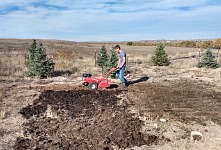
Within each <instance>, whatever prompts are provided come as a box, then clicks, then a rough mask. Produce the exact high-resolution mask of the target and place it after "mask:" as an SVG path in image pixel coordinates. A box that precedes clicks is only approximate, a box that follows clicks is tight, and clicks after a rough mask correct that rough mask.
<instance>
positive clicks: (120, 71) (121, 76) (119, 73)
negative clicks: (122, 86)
mask: <svg viewBox="0 0 221 150" xmlns="http://www.w3.org/2000/svg"><path fill="white" fill-rule="evenodd" d="M125 68H126V66H123V67H122V68H119V69H117V72H116V77H117V78H119V79H120V80H121V82H122V83H126V80H125V78H124V70H125Z"/></svg>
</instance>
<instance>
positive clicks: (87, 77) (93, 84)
mask: <svg viewBox="0 0 221 150" xmlns="http://www.w3.org/2000/svg"><path fill="white" fill-rule="evenodd" d="M116 70H117V68H112V69H111V70H110V71H109V72H108V73H107V74H105V75H104V76H103V77H101V78H96V77H94V78H93V77H92V74H88V73H84V74H83V75H82V77H83V85H85V86H88V87H89V88H90V89H92V90H97V88H108V87H110V85H111V83H110V81H109V80H108V78H107V77H108V76H109V75H110V74H111V73H112V72H114V71H116Z"/></svg>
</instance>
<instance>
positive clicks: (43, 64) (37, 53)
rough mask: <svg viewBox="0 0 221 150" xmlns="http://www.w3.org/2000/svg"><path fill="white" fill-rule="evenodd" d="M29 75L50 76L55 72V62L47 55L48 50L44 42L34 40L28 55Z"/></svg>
mask: <svg viewBox="0 0 221 150" xmlns="http://www.w3.org/2000/svg"><path fill="white" fill-rule="evenodd" d="M26 66H27V68H28V72H27V75H28V76H30V77H34V76H37V77H39V78H41V77H48V76H50V75H51V74H52V73H53V70H54V63H53V61H52V60H51V59H49V58H48V57H47V54H46V50H45V48H44V47H43V45H42V43H37V42H36V40H33V43H32V45H31V47H30V48H29V50H28V54H27V56H26Z"/></svg>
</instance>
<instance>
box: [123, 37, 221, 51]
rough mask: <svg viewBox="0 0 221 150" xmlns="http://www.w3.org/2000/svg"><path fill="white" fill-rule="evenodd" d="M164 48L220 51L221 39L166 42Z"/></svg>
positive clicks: (154, 43)
mask: <svg viewBox="0 0 221 150" xmlns="http://www.w3.org/2000/svg"><path fill="white" fill-rule="evenodd" d="M158 44H159V42H150V43H144V42H132V41H129V42H127V45H129V46H157V45H158ZM163 44H164V46H166V47H187V48H203V49H207V48H212V49H220V48H221V38H218V39H215V40H207V41H194V40H187V41H180V42H170V41H169V42H168V41H167V42H164V43H163Z"/></svg>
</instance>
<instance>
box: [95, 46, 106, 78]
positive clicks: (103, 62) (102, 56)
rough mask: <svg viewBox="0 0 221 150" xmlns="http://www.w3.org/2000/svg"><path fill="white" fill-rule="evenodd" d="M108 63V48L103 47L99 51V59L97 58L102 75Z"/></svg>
mask: <svg viewBox="0 0 221 150" xmlns="http://www.w3.org/2000/svg"><path fill="white" fill-rule="evenodd" d="M107 62H108V53H107V50H106V47H105V46H104V45H103V46H102V47H101V49H100V51H99V54H98V57H97V64H98V66H100V67H101V68H102V75H103V74H104V72H105V68H106V66H107Z"/></svg>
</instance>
